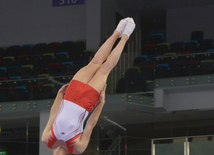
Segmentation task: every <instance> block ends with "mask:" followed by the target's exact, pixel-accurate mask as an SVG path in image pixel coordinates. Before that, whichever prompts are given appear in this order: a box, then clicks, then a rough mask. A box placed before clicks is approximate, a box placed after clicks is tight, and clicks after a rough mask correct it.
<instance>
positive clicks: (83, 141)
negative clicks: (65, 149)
mask: <svg viewBox="0 0 214 155" xmlns="http://www.w3.org/2000/svg"><path fill="white" fill-rule="evenodd" d="M105 90H106V85H105V86H104V87H103V90H102V91H101V93H100V100H99V104H98V105H97V107H96V108H95V110H94V111H93V113H92V114H91V115H90V117H89V118H88V120H87V123H86V125H85V129H84V131H83V134H82V135H81V137H80V139H79V141H78V144H77V145H76V146H75V147H74V153H76V154H80V153H82V152H83V151H84V150H85V149H86V147H87V146H88V143H89V140H90V137H91V133H92V130H93V128H94V127H95V125H96V124H97V121H98V119H99V117H100V113H101V111H102V109H103V106H104V104H105Z"/></svg>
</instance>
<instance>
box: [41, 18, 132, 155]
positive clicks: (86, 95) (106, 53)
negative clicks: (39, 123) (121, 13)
mask: <svg viewBox="0 0 214 155" xmlns="http://www.w3.org/2000/svg"><path fill="white" fill-rule="evenodd" d="M134 29H135V22H134V20H133V18H129V17H128V18H124V19H122V20H121V21H120V22H119V24H118V25H117V28H116V30H115V31H114V32H113V34H112V35H111V36H110V37H109V38H108V39H107V40H106V41H105V43H104V44H103V45H102V46H101V47H100V48H99V50H98V51H97V53H96V54H95V56H94V58H93V59H92V60H91V62H90V63H89V64H88V65H87V66H85V67H83V68H82V69H80V70H79V71H78V72H77V73H76V74H75V75H74V77H73V79H72V80H71V81H70V83H69V84H66V85H63V86H62V87H61V88H60V89H59V90H58V93H57V95H56V98H55V101H54V103H53V106H52V107H51V111H50V117H49V120H48V122H47V125H46V127H45V129H44V131H43V134H42V139H41V141H42V142H43V143H44V144H45V145H46V146H47V147H49V148H50V149H52V150H53V154H54V155H65V154H67V153H69V154H81V153H82V152H84V151H85V149H86V147H87V145H88V143H89V140H90V136H91V133H92V130H93V128H94V127H95V125H96V123H97V121H98V119H99V116H100V113H101V111H102V108H103V106H104V104H105V90H106V80H107V77H108V75H109V73H110V71H111V70H112V69H113V68H114V67H115V65H116V64H117V62H118V60H119V58H120V55H121V53H122V51H123V49H124V46H125V44H126V42H127V40H128V39H129V36H130V35H131V34H132V32H133V30H134ZM120 37H121V39H120V41H119V43H118V44H117V46H116V47H115V48H114V49H113V50H112V48H113V45H114V43H115V41H116V40H117V39H118V38H120ZM111 50H112V51H111ZM98 102H99V103H98ZM97 104H98V105H97ZM96 105H97V106H96ZM95 106H96V108H95V109H94V107H95ZM93 109H94V110H93ZM92 110H93V112H92V114H91V115H90V117H89V118H88V119H87V122H86V124H85V127H84V129H83V125H84V121H85V120H86V118H87V116H88V114H89V113H90V112H91V111H92Z"/></svg>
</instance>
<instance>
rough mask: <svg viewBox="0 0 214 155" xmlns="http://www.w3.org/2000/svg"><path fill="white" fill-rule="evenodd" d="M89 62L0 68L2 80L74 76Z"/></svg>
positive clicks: (0, 78)
mask: <svg viewBox="0 0 214 155" xmlns="http://www.w3.org/2000/svg"><path fill="white" fill-rule="evenodd" d="M85 65H87V62H80V63H78V62H76V63H75V64H74V63H73V62H62V63H49V64H47V65H46V64H38V65H22V66H11V67H0V80H8V79H9V80H14V79H27V78H36V77H49V76H64V75H74V74H75V73H76V72H77V71H78V70H79V69H80V68H82V67H84V66H85Z"/></svg>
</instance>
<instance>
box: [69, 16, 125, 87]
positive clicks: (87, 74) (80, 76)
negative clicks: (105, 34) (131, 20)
mask: <svg viewBox="0 0 214 155" xmlns="http://www.w3.org/2000/svg"><path fill="white" fill-rule="evenodd" d="M127 21H128V18H125V19H123V20H121V21H120V23H119V24H118V26H117V28H116V30H115V31H114V33H113V34H112V35H111V36H110V37H109V38H108V39H107V40H106V42H105V43H104V44H103V45H102V46H101V47H100V48H99V50H98V51H97V53H96V54H95V56H94V58H93V59H92V60H91V62H90V63H89V64H88V65H87V66H85V67H83V68H82V69H80V70H79V71H78V72H77V73H76V74H75V76H74V77H73V79H74V80H78V81H81V82H83V83H85V84H88V82H89V81H90V80H91V79H92V77H93V76H94V75H95V73H96V72H97V70H98V69H99V68H100V66H101V65H102V63H103V62H104V61H105V60H106V58H107V57H108V55H109V53H110V51H111V49H112V47H113V45H114V43H115V41H116V40H117V38H118V37H120V35H121V34H122V31H123V30H124V28H125V26H126V24H127Z"/></svg>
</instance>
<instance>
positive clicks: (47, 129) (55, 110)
mask: <svg viewBox="0 0 214 155" xmlns="http://www.w3.org/2000/svg"><path fill="white" fill-rule="evenodd" d="M67 87H68V84H66V85H63V86H62V87H61V88H60V89H59V91H58V93H57V95H56V98H55V100H54V103H53V105H52V107H51V111H50V117H49V120H48V123H47V125H46V127H45V129H44V131H43V134H42V142H43V143H44V144H45V145H48V144H47V143H48V133H49V132H50V130H51V127H52V125H53V122H54V120H55V118H56V116H57V114H58V111H59V108H60V105H61V102H62V99H63V95H64V93H65V91H66V89H67Z"/></svg>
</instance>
